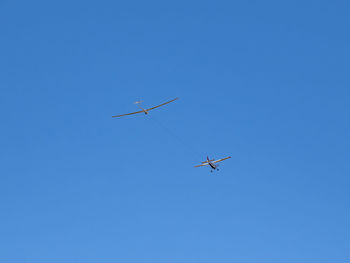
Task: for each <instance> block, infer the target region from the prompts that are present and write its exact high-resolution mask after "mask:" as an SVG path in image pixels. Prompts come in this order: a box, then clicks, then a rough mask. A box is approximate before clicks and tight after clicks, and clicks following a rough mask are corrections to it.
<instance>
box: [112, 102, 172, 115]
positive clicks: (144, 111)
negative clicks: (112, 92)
mask: <svg viewBox="0 0 350 263" xmlns="http://www.w3.org/2000/svg"><path fill="white" fill-rule="evenodd" d="M177 99H179V98H175V99H172V100H169V101H167V102H164V103H162V104H159V105H158V106H154V107H152V108H149V109H144V108H142V107H141V106H140V105H139V104H141V101H137V102H135V104H138V105H137V106H138V107H139V108H140V109H141V110H140V111H135V112H131V113H127V114H122V115H115V116H112V118H117V117H122V116H127V115H133V114H137V113H142V112H143V113H144V114H146V115H147V114H148V113H149V111H150V110H154V109H156V108H158V107H161V106H164V105H165V104H168V103H170V102H173V101H175V100H177Z"/></svg>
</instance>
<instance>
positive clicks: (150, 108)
mask: <svg viewBox="0 0 350 263" xmlns="http://www.w3.org/2000/svg"><path fill="white" fill-rule="evenodd" d="M177 99H179V98H175V99H173V100H169V101H167V102H164V103H162V104H160V105H158V106H155V107H152V108H149V109H147V110H153V109H155V108H158V107H161V106H163V105H165V104H168V103H170V102H173V101H175V100H177Z"/></svg>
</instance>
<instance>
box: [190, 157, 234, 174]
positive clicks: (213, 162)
mask: <svg viewBox="0 0 350 263" xmlns="http://www.w3.org/2000/svg"><path fill="white" fill-rule="evenodd" d="M230 158H231V156H229V157H226V158H222V159H219V160H214V159H212V160H209V157H208V156H207V160H206V161H205V162H202V164H200V165H196V166H195V167H201V166H206V165H209V166H210V168H211V169H212V170H210V172H213V170H214V171H215V170H218V171H219V169H218V166H219V165H218V164H216V163H218V162H222V161H224V160H227V159H230Z"/></svg>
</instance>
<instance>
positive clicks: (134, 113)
mask: <svg viewBox="0 0 350 263" xmlns="http://www.w3.org/2000/svg"><path fill="white" fill-rule="evenodd" d="M141 112H144V111H142V110H140V111H136V112H131V113H127V114H122V115H115V116H112V118H117V117H122V116H127V115H132V114H137V113H141Z"/></svg>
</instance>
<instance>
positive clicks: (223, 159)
mask: <svg viewBox="0 0 350 263" xmlns="http://www.w3.org/2000/svg"><path fill="white" fill-rule="evenodd" d="M230 158H231V156H229V157H226V158H222V159H219V160H216V161H213V163H218V162H222V161H225V160H227V159H230Z"/></svg>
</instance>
